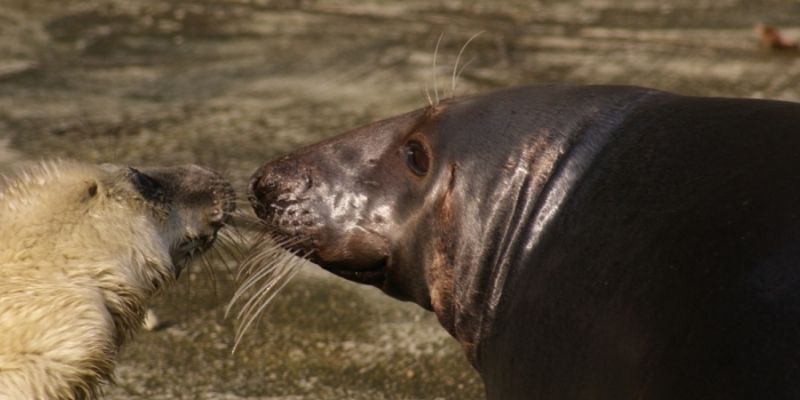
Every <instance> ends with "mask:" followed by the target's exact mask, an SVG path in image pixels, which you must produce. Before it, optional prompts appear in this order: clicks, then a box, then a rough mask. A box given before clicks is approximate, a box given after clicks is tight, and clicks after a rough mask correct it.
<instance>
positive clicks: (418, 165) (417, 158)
mask: <svg viewBox="0 0 800 400" xmlns="http://www.w3.org/2000/svg"><path fill="white" fill-rule="evenodd" d="M405 152H406V165H408V168H409V169H410V170H411V172H413V173H414V174H415V175H418V176H425V174H427V173H428V169H430V166H431V159H430V157H428V152H427V151H426V150H425V147H424V146H422V144H421V143H420V142H408V144H406V148H405Z"/></svg>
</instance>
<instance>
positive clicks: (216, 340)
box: [0, 0, 800, 400]
mask: <svg viewBox="0 0 800 400" xmlns="http://www.w3.org/2000/svg"><path fill="white" fill-rule="evenodd" d="M798 21H800V3H797V2H789V1H762V2H758V1H748V0H728V1H719V0H714V1H707V0H678V1H671V2H665V1H662V0H643V1H633V2H630V1H622V0H619V1H617V0H568V1H549V0H539V1H530V0H525V1H522V0H508V1H474V0H473V1H470V0H439V1H431V0H409V1H403V2H390V1H382V0H362V1H356V0H350V1H345V0H338V1H334V0H252V1H250V0H173V1H168V0H139V1H127V0H62V1H58V2H56V1H49V0H4V1H3V2H2V3H0V171H8V170H10V169H13V168H14V167H15V166H18V165H20V164H22V163H25V162H30V161H33V160H38V159H46V158H53V157H66V158H76V159H81V160H86V161H90V162H117V163H130V164H137V165H141V164H178V163H186V162H194V163H199V164H204V165H208V166H211V167H213V168H216V169H218V170H220V171H224V172H225V174H226V175H227V176H229V177H230V178H231V179H232V180H233V181H234V182H235V183H236V186H237V188H238V189H240V190H242V189H243V187H244V183H245V182H246V180H247V177H248V176H249V175H250V174H251V173H252V171H254V170H255V169H256V168H257V167H258V166H259V165H260V164H261V163H262V162H264V161H266V160H268V159H270V158H273V157H275V156H277V155H279V154H282V153H285V152H287V151H289V150H291V149H294V148H297V147H299V146H302V145H304V144H308V143H311V142H314V141H317V140H319V139H322V138H325V137H329V136H332V135H334V134H336V133H339V132H342V131H344V130H347V129H349V128H352V127H355V126H357V125H360V124H363V123H367V122H369V121H372V120H376V119H379V118H382V117H387V116H391V115H394V114H398V113H401V112H405V111H408V110H411V109H414V108H418V107H421V106H424V105H426V104H427V100H426V96H425V91H426V88H427V89H428V91H432V90H433V88H434V86H436V88H437V89H438V91H439V93H440V95H441V96H451V95H453V93H452V91H451V85H450V77H451V73H452V66H453V63H454V61H455V58H456V55H457V54H458V52H459V49H460V48H461V46H462V45H463V44H464V43H465V42H466V41H467V40H468V39H469V38H470V37H471V36H472V35H473V34H475V33H477V32H480V31H483V32H484V33H483V34H482V35H481V36H479V37H478V38H477V39H475V40H474V41H473V42H472V43H471V44H470V46H469V48H468V49H467V50H466V51H465V53H464V57H463V61H465V62H469V64H468V65H467V66H466V68H465V69H464V72H463V74H462V75H461V78H460V79H459V80H458V86H457V88H456V93H455V95H464V94H470V93H476V92H481V91H486V90H490V89H493V88H498V87H505V86H510V85H518V84H532V83H542V82H567V83H580V84H585V83H597V84H606V83H613V84H635V85H644V86H652V87H657V88H660V89H664V90H670V91H676V92H680V93H685V94H696V95H713V96H749V97H769V98H779V99H786V100H798V99H800V85H798V82H800V57H798V55H800V53H798V52H796V51H784V52H780V51H771V50H768V49H766V48H764V47H762V46H760V45H759V42H758V40H757V39H756V37H755V35H754V30H753V27H754V25H755V24H756V23H757V22H765V23H769V24H774V25H776V26H778V27H780V28H782V30H781V31H782V33H783V34H784V35H786V36H787V37H790V38H792V37H794V38H798V39H800V25H798ZM440 34H444V36H443V39H442V44H441V46H440V49H439V54H438V64H437V66H436V68H435V69H434V68H433V67H432V60H433V48H434V46H435V43H436V41H437V38H438V37H439V35H440ZM462 65H463V64H462ZM434 73H435V76H436V77H437V78H436V79H434V78H433V76H434ZM215 270H216V273H215V274H214V275H215V278H214V279H212V277H211V275H210V274H208V273H205V272H204V271H203V270H202V268H194V269H193V271H192V272H191V273H189V274H184V276H183V277H182V279H181V281H180V282H179V285H178V287H176V288H174V289H173V290H171V291H170V292H169V293H167V294H166V295H164V296H162V297H161V298H160V299H159V300H158V301H157V302H156V303H155V304H154V308H155V310H156V312H157V313H158V315H159V316H160V318H161V319H162V320H163V321H164V322H165V327H164V328H163V329H161V330H158V331H155V332H143V333H142V334H141V335H139V336H137V337H136V338H135V340H134V341H133V342H132V343H130V344H129V345H127V346H126V347H125V348H124V350H123V352H122V355H121V357H120V363H119V366H118V368H117V383H116V385H114V386H110V387H108V388H107V390H106V393H107V397H108V398H113V399H231V400H233V399H480V398H482V396H483V392H482V390H483V389H482V384H481V382H480V379H479V377H478V376H477V374H476V373H475V372H474V371H473V370H472V369H471V367H470V366H469V365H468V363H467V362H466V360H465V358H464V357H463V355H462V354H461V351H460V349H459V347H458V345H457V344H456V343H455V341H453V340H452V339H451V338H449V336H448V335H447V334H446V332H444V330H443V329H441V328H440V327H439V325H438V323H437V321H436V319H435V317H434V316H433V315H431V314H429V313H427V312H425V311H423V310H421V309H420V308H419V307H416V306H415V305H413V304H406V303H400V302H397V301H394V300H392V299H389V298H388V297H386V296H384V295H382V294H381V293H379V292H378V291H377V290H374V289H371V288H367V287H362V286H359V285H355V284H352V283H348V282H345V281H343V280H341V279H338V278H335V277H333V276H330V275H328V274H326V273H324V272H321V271H319V270H318V269H317V268H315V267H314V266H313V265H306V266H304V267H303V268H302V271H301V273H300V275H299V276H298V277H296V278H295V279H294V280H293V281H292V282H291V283H290V285H289V286H288V287H287V288H286V289H285V290H284V291H283V292H282V293H281V294H280V295H279V296H278V297H277V298H276V300H275V301H274V303H273V305H272V306H271V307H270V308H269V309H268V310H267V311H266V312H265V314H264V315H263V317H262V318H261V320H260V323H259V325H258V326H257V327H256V328H255V329H252V330H251V332H250V333H249V334H248V335H247V336H246V337H245V339H244V341H243V344H242V345H241V347H240V348H239V349H238V350H237V352H236V353H235V354H231V346H232V342H233V336H234V334H233V332H234V329H235V326H236V321H234V320H231V319H225V318H223V314H224V308H225V305H226V304H227V302H228V299H229V298H230V296H231V292H232V284H231V277H230V275H229V274H228V272H226V271H225V269H224V268H221V267H219V266H218V268H215Z"/></svg>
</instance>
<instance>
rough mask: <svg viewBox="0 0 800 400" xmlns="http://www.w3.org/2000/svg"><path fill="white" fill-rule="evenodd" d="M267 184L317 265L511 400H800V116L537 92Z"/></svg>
mask: <svg viewBox="0 0 800 400" xmlns="http://www.w3.org/2000/svg"><path fill="white" fill-rule="evenodd" d="M251 190H252V199H251V201H252V202H253V205H254V208H255V210H256V212H257V213H258V214H259V216H260V217H261V218H262V219H264V220H265V221H266V222H267V223H268V224H270V225H271V226H272V227H273V228H274V229H275V230H276V231H278V232H280V233H281V234H282V235H285V236H291V237H299V238H305V239H306V240H303V241H301V242H300V244H298V245H295V247H299V248H301V249H302V250H311V251H313V252H314V254H313V255H312V256H311V259H312V261H315V262H317V263H318V264H320V265H321V266H322V267H323V268H326V269H328V270H330V271H332V272H334V273H336V274H337V275H340V276H343V277H345V278H348V279H351V280H354V281H357V282H362V283H369V284H373V285H375V286H377V287H379V288H381V289H382V290H384V291H385V292H387V293H388V294H390V295H392V296H395V297H397V298H400V299H405V300H412V301H414V302H416V303H418V304H420V305H421V306H423V307H425V308H428V309H431V310H433V311H434V312H435V313H436V315H437V316H438V318H439V320H440V322H441V323H442V325H443V326H444V327H445V328H446V329H447V330H448V331H449V332H450V333H451V334H452V335H453V336H454V337H455V338H456V339H458V340H459V341H460V342H461V343H462V345H463V346H464V348H465V351H466V353H467V356H468V358H469V359H470V361H471V362H472V363H473V365H474V366H475V368H476V369H477V370H478V371H479V372H480V374H481V376H482V377H483V379H484V382H485V385H486V392H487V396H488V397H489V398H490V399H503V400H507V399H533V398H541V399H560V398H563V399H577V398H586V399H632V398H646V399H710V398H714V399H734V398H736V399H739V398H741V399H750V398H770V399H778V398H800V104H796V103H789V102H779V101H767V100H750V99H722V98H700V97H685V96H677V95H673V94H669V93H664V92H659V91H654V90H648V89H642V88H633V87H609V86H590V87H572V86H539V87H526V88H517V89H512V90H505V91H500V92H496V93H492V94H489V95H484V96H476V97H467V98H463V99H457V100H450V101H445V102H443V103H442V104H439V105H437V106H435V107H430V108H426V109H423V110H419V111H415V112H412V113H409V114H405V115H402V116H398V117H395V118H391V119H388V120H385V121H381V122H377V123H374V124H371V125H368V126H365V127H362V128H359V129H356V130H354V131H352V132H349V133H347V134H344V135H341V136H338V137H335V138H333V139H330V140H328V141H325V142H323V143H320V144H317V145H314V146H311V147H308V148H306V149H302V150H300V151H298V152H296V153H294V154H291V155H289V156H286V157H284V158H281V159H278V160H276V161H273V162H271V163H268V164H265V165H264V166H263V167H262V168H261V169H259V170H258V171H257V172H256V173H255V174H254V177H253V181H252V183H251Z"/></svg>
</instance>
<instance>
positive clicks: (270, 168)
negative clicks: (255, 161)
mask: <svg viewBox="0 0 800 400" xmlns="http://www.w3.org/2000/svg"><path fill="white" fill-rule="evenodd" d="M312 183H313V181H312V178H311V175H310V174H309V173H308V172H307V171H304V170H303V169H302V167H301V166H300V165H298V164H297V163H296V162H293V161H284V162H276V163H273V164H269V165H264V166H263V167H261V168H259V169H258V170H257V171H256V172H255V173H254V174H253V176H252V177H251V179H250V203H251V204H252V206H253V209H254V210H255V211H256V214H257V215H258V216H259V218H261V219H264V220H271V219H272V218H273V217H274V216H275V215H276V212H277V211H278V210H282V209H285V208H286V207H288V206H290V205H292V204H294V203H297V202H299V201H300V200H301V196H302V195H303V193H304V192H305V191H306V190H308V189H310V188H311V186H312Z"/></svg>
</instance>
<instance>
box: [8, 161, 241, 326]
mask: <svg viewBox="0 0 800 400" xmlns="http://www.w3.org/2000/svg"><path fill="white" fill-rule="evenodd" d="M5 186H6V187H5V188H4V190H2V191H1V192H0V221H3V222H2V225H0V241H2V242H3V243H4V245H3V247H2V248H0V263H2V265H0V275H2V274H4V273H8V274H10V273H12V271H13V269H12V268H13V267H12V266H13V265H29V266H31V270H29V271H28V272H27V273H26V274H27V275H28V276H29V277H30V276H34V275H38V276H37V278H41V279H45V280H57V279H63V280H64V281H66V282H81V284H85V285H88V286H91V287H97V288H99V289H101V290H103V292H104V297H105V299H106V302H107V303H108V304H107V306H108V308H109V309H110V310H112V315H114V316H115V318H117V319H119V320H118V321H115V324H116V326H117V327H118V328H120V332H119V333H120V338H124V337H126V336H127V335H128V334H129V333H130V332H131V331H132V330H134V329H135V328H137V327H138V326H139V325H140V324H141V320H142V318H143V312H144V305H145V303H146V301H147V300H148V299H149V298H150V297H151V296H152V295H154V294H155V293H156V292H157V291H158V290H159V289H161V288H162V287H164V286H165V285H166V284H169V283H172V282H173V281H175V279H176V278H177V276H178V274H179V273H180V272H181V269H182V268H183V267H184V266H185V265H186V264H187V263H188V262H189V261H191V260H192V259H193V258H194V257H195V256H198V255H200V254H201V253H202V252H203V251H204V250H205V249H207V248H208V247H209V246H210V245H211V244H212V243H213V242H214V240H215V238H216V235H217V231H218V230H219V229H220V228H221V227H222V226H223V225H224V224H225V222H226V220H227V219H228V217H229V215H230V213H231V212H232V211H233V209H234V194H233V190H232V188H231V186H230V184H229V183H228V182H227V181H226V180H225V179H223V178H222V177H221V176H219V175H218V174H216V173H214V172H212V171H210V170H208V169H205V168H202V167H199V166H195V165H186V166H179V167H155V168H134V167H129V166H118V165H110V164H104V165H93V164H86V163H79V162H73V161H55V162H45V163H42V164H40V165H38V166H34V167H31V168H28V169H25V170H23V171H22V172H20V173H19V174H18V176H17V177H15V178H8V179H7V182H6V185H5Z"/></svg>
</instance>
